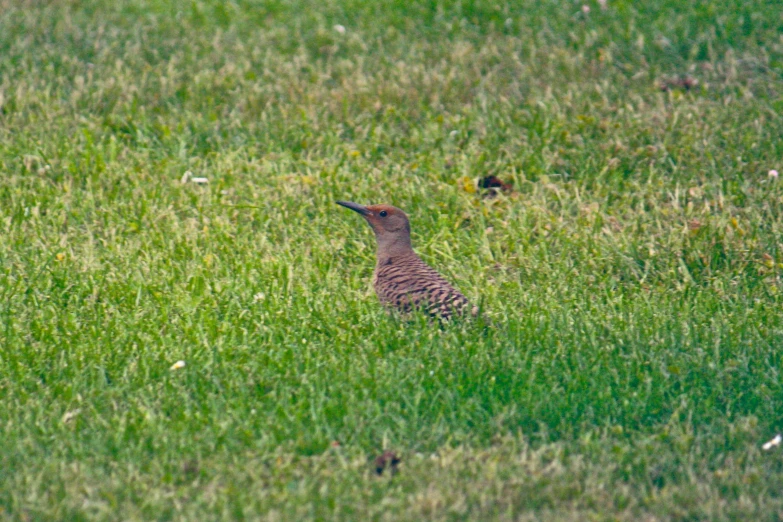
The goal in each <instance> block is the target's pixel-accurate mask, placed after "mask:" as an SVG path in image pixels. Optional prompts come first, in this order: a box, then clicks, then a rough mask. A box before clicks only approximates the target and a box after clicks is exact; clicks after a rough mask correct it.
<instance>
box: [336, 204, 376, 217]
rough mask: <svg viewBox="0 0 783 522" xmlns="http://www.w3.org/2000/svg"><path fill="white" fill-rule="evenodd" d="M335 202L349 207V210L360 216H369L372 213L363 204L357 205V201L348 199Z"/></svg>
mask: <svg viewBox="0 0 783 522" xmlns="http://www.w3.org/2000/svg"><path fill="white" fill-rule="evenodd" d="M337 204H338V205H342V206H344V207H345V208H350V209H351V210H354V211H356V212H358V213H359V214H361V215H362V216H369V215H371V214H372V212H370V210H369V209H368V208H367V207H365V206H364V205H359V204H358V203H352V202H350V201H338V202H337Z"/></svg>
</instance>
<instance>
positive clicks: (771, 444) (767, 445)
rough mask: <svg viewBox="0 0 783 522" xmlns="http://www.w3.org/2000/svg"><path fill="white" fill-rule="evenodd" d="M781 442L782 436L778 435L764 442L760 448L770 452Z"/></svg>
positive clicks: (782, 440)
mask: <svg viewBox="0 0 783 522" xmlns="http://www.w3.org/2000/svg"><path fill="white" fill-rule="evenodd" d="M781 442H783V435H781V434H780V433H778V434H777V435H775V437H773V439H772V440H770V441H768V442H765V443H764V445H763V446H761V447H762V448H763V449H764V450H771V449H772V448H774V447H775V446H780V443H781Z"/></svg>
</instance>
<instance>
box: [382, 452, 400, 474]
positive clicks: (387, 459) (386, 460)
mask: <svg viewBox="0 0 783 522" xmlns="http://www.w3.org/2000/svg"><path fill="white" fill-rule="evenodd" d="M400 462H402V459H400V457H399V456H397V454H396V453H394V452H393V451H388V450H387V451H384V452H383V453H382V454H381V455H379V456H378V457H377V458H376V459H375V473H377V474H378V475H383V472H384V471H385V470H386V469H388V470H389V472H390V473H391V474H392V475H394V474H395V473H397V466H398V465H399V464H400Z"/></svg>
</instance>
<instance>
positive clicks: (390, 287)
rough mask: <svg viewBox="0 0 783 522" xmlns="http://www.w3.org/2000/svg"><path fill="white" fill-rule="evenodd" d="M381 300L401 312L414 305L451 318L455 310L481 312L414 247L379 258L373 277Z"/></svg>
mask: <svg viewBox="0 0 783 522" xmlns="http://www.w3.org/2000/svg"><path fill="white" fill-rule="evenodd" d="M373 285H374V286H375V292H376V293H377V294H378V298H379V299H380V301H381V303H382V304H383V305H384V306H386V307H388V308H393V309H396V310H399V311H401V312H409V311H411V310H412V309H414V308H420V309H422V310H425V311H426V312H427V313H429V314H430V315H432V316H439V317H442V318H444V319H449V318H450V317H451V316H452V315H454V314H458V315H459V314H463V313H466V312H470V313H471V314H472V315H476V314H477V313H478V308H477V307H473V306H471V305H470V302H469V301H468V299H467V298H466V297H465V296H464V295H462V294H461V293H460V292H459V291H458V290H457V289H456V288H454V287H453V286H451V284H449V282H448V281H446V280H445V279H444V278H443V277H442V276H441V275H440V274H439V273H438V272H436V271H435V270H433V269H432V268H430V266H429V265H427V264H426V263H425V262H424V261H422V260H421V259H420V258H419V256H417V255H416V254H415V253H414V252H413V251H410V252H409V253H407V254H405V255H401V256H397V257H389V258H385V259H379V261H378V264H377V265H376V267H375V276H374V278H373Z"/></svg>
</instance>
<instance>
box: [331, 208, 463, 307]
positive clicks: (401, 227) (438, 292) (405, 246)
mask: <svg viewBox="0 0 783 522" xmlns="http://www.w3.org/2000/svg"><path fill="white" fill-rule="evenodd" d="M337 204H338V205H342V206H344V207H346V208H350V209H351V210H354V211H356V212H358V213H359V214H361V215H362V217H364V219H365V220H367V223H369V224H370V227H372V230H373V232H375V239H376V242H377V246H378V251H377V256H376V257H377V263H376V265H375V273H374V274H373V286H374V287H375V293H376V294H378V299H380V301H381V304H383V305H384V306H386V307H388V308H392V309H396V310H399V311H401V312H409V311H411V310H412V309H414V308H419V309H422V310H425V311H426V312H427V313H429V314H430V315H432V316H436V317H440V318H443V319H449V318H450V317H451V316H452V315H454V314H457V315H459V314H464V313H470V314H472V315H474V316H475V315H477V314H478V307H475V306H472V305H471V304H470V302H469V301H468V299H467V297H465V296H464V295H462V294H461V293H460V292H459V291H458V290H457V289H455V288H454V287H453V286H451V285H450V284H449V282H448V281H446V280H445V279H444V278H443V277H442V276H441V275H440V274H439V273H438V272H436V271H435V270H433V269H432V268H430V267H429V265H427V264H426V263H425V262H424V261H422V260H421V258H419V256H418V255H416V252H414V251H413V248H412V247H411V227H410V223H409V222H408V216H406V215H405V212H403V211H402V210H400V209H398V208H397V207H392V206H390V205H367V206H365V205H359V204H357V203H351V202H350V201H338V202H337Z"/></svg>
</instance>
